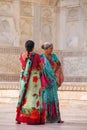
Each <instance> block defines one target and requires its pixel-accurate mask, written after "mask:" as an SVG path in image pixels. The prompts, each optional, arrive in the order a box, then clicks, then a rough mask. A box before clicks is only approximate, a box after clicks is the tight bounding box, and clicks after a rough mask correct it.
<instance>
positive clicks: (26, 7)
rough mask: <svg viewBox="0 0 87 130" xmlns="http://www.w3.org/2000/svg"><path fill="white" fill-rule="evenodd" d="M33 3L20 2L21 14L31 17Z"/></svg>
mask: <svg viewBox="0 0 87 130" xmlns="http://www.w3.org/2000/svg"><path fill="white" fill-rule="evenodd" d="M33 11H34V9H33V5H32V3H30V2H21V16H27V17H31V16H33V15H34V12H33Z"/></svg>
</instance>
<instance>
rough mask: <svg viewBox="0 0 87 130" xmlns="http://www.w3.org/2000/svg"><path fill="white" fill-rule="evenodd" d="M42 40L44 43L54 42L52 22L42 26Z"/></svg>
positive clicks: (44, 23)
mask: <svg viewBox="0 0 87 130" xmlns="http://www.w3.org/2000/svg"><path fill="white" fill-rule="evenodd" d="M41 39H42V41H43V42H45V41H52V21H46V22H43V23H42V24H41Z"/></svg>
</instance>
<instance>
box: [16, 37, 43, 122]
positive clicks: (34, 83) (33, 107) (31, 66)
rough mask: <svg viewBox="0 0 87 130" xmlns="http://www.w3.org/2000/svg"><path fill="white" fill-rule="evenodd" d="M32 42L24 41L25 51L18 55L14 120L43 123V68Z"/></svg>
mask: <svg viewBox="0 0 87 130" xmlns="http://www.w3.org/2000/svg"><path fill="white" fill-rule="evenodd" d="M34 44H35V43H34V42H33V41H31V40H28V41H27V42H26V43H25V48H26V52H24V53H22V54H21V55H20V62H21V67H22V71H21V75H20V93H19V99H18V104H17V114H16V121H17V123H18V124H20V123H21V122H23V123H27V124H44V123H45V110H44V109H43V108H42V96H41V80H40V70H41V69H43V64H42V63H41V60H40V56H39V54H37V53H35V52H34V51H33V50H34Z"/></svg>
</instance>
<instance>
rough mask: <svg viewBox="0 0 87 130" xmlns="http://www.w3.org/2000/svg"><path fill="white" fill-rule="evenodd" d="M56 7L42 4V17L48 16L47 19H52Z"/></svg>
mask: <svg viewBox="0 0 87 130" xmlns="http://www.w3.org/2000/svg"><path fill="white" fill-rule="evenodd" d="M54 13H55V12H54V8H52V7H46V6H42V7H41V17H43V18H47V19H49V18H50V19H52V18H53V17H54Z"/></svg>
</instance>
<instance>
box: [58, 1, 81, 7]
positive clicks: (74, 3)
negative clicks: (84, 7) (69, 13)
mask: <svg viewBox="0 0 87 130" xmlns="http://www.w3.org/2000/svg"><path fill="white" fill-rule="evenodd" d="M79 3H80V1H79V0H60V6H77V5H79Z"/></svg>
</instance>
